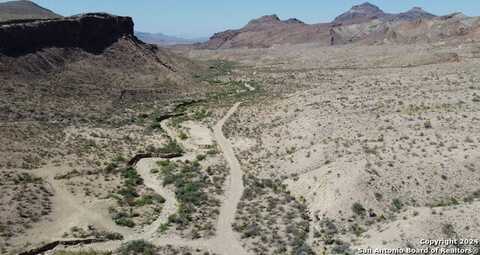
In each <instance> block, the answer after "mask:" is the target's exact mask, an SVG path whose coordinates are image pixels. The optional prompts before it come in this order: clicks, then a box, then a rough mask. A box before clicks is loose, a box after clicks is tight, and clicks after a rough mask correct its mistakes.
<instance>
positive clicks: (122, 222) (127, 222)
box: [115, 217, 135, 228]
mask: <svg viewBox="0 0 480 255" xmlns="http://www.w3.org/2000/svg"><path fill="white" fill-rule="evenodd" d="M115 224H117V225H119V226H124V227H129V228H133V227H135V222H133V221H132V220H131V219H129V218H126V217H122V218H118V219H116V220H115Z"/></svg>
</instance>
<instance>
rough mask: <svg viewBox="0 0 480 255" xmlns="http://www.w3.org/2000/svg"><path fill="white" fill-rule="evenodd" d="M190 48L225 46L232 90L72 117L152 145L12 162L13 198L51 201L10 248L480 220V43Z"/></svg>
mask: <svg viewBox="0 0 480 255" xmlns="http://www.w3.org/2000/svg"><path fill="white" fill-rule="evenodd" d="M183 54H185V55H187V56H188V57H190V58H192V59H196V60H203V61H217V62H212V63H216V64H215V65H216V68H219V69H222V73H219V74H218V75H216V76H211V77H210V76H209V77H204V79H205V80H206V81H207V82H209V83H210V84H211V85H212V86H218V87H219V88H221V90H223V91H225V93H224V94H215V95H213V94H212V95H210V98H208V99H207V100H206V102H204V103H200V104H196V105H194V106H191V107H190V108H188V107H187V109H186V110H185V112H184V113H183V115H179V116H176V117H173V118H171V119H169V120H163V119H162V120H159V119H158V118H156V117H155V115H154V114H151V115H149V117H146V118H142V119H141V120H138V123H139V124H138V126H137V124H135V125H134V126H129V127H128V129H127V131H126V130H120V129H118V130H101V129H97V128H92V127H89V128H86V129H85V130H83V129H81V128H70V129H68V130H67V133H68V135H67V136H66V138H65V139H66V141H67V142H68V141H69V139H70V140H72V139H74V140H75V139H76V140H75V141H76V142H78V141H79V139H80V138H79V137H87V138H88V139H85V141H84V140H81V141H82V143H73V142H72V144H81V145H82V146H81V148H90V149H89V150H92V151H93V152H92V151H91V152H90V153H91V154H99V153H100V154H101V152H102V150H103V149H102V148H106V147H108V144H106V145H105V143H103V142H102V141H103V140H105V139H107V133H108V135H109V136H111V137H116V138H111V140H112V141H121V140H122V141H123V140H125V141H126V142H125V144H123V143H120V144H117V143H113V144H115V145H116V146H118V148H119V149H118V150H119V151H120V150H123V151H124V152H125V153H124V154H127V155H132V152H137V151H139V149H138V148H141V147H144V149H145V148H146V147H150V148H149V149H148V150H147V149H145V150H146V153H144V154H145V155H144V157H143V159H140V160H139V161H138V162H137V163H136V166H135V167H132V166H129V165H128V164H127V162H128V159H125V158H123V159H122V158H121V157H117V156H116V153H114V152H113V153H110V152H109V153H108V154H106V156H105V158H108V159H110V158H112V159H111V160H110V161H111V162H110V161H109V160H104V161H105V162H104V161H102V162H100V163H98V169H102V170H101V173H97V172H96V171H92V170H91V168H85V169H82V168H80V167H78V166H73V167H72V166H69V165H68V164H64V162H66V160H65V161H59V162H52V163H51V164H47V165H44V166H42V167H40V168H37V169H32V170H25V169H22V170H20V169H17V170H18V171H21V172H22V173H23V172H24V173H25V176H23V175H18V176H17V175H16V174H14V173H11V172H8V171H7V170H5V171H4V170H2V174H3V175H4V176H7V177H8V178H10V179H5V180H6V181H4V182H5V183H3V184H2V185H4V186H2V187H6V188H5V190H6V191H7V192H5V194H4V195H3V196H4V197H3V199H2V202H3V203H5V202H4V201H7V200H8V199H10V198H11V197H10V196H13V197H17V200H18V203H17V204H16V206H18V207H19V208H20V207H21V208H23V207H26V208H30V210H38V211H39V212H44V213H42V215H34V216H35V217H36V220H35V221H32V222H28V224H24V225H22V226H25V227H24V228H21V231H22V235H15V234H11V235H10V236H9V237H8V238H6V237H5V235H2V238H4V240H2V242H0V245H2V249H3V251H5V252H13V253H14V252H15V251H20V250H28V249H30V248H32V247H38V246H41V245H42V244H45V243H48V242H51V241H54V240H72V239H85V238H92V237H96V238H100V239H102V242H98V243H94V244H84V245H76V246H62V245H60V246H58V247H56V248H55V249H53V250H51V251H49V252H50V253H52V254H57V253H58V254H61V253H60V252H61V251H62V250H68V251H70V252H74V251H79V250H88V249H95V250H98V251H114V252H119V250H118V249H119V248H120V250H122V249H123V251H134V250H135V249H152V250H154V251H155V253H156V254H188V253H190V254H356V253H358V250H359V249H362V248H364V249H367V248H407V247H409V248H426V247H427V246H426V245H424V244H422V243H420V240H422V239H475V238H476V237H478V236H480V226H479V225H480V214H479V213H478V212H479V209H480V208H479V206H480V200H479V199H480V188H479V187H478V183H479V181H480V171H479V170H480V169H479V165H480V149H479V143H480V130H479V126H480V125H479V124H480V123H479V122H480V113H479V110H480V70H479V66H480V65H479V64H480V44H477V43H469V44H461V45H458V44H449V43H448V42H447V43H436V44H417V45H404V46H399V45H398V46H392V45H388V46H387V45H375V46H360V45H350V46H338V47H337V46H335V47H320V46H318V45H315V44H305V45H289V46H274V47H272V48H269V49H231V50H218V51H202V50H192V51H190V52H183ZM218 59H222V61H218ZM218 91H220V89H219V90H218ZM232 105H233V106H232ZM143 129H145V130H148V132H143V131H141V130H143ZM128 130H134V131H131V132H130V133H129V132H128ZM94 133H96V134H95V135H94ZM134 135H135V136H136V137H137V138H138V139H140V138H141V142H140V143H134V142H133V141H135V137H131V136H134ZM129 136H130V137H129ZM102 139H103V140H102ZM90 140H91V141H94V142H91V141H90ZM129 141H132V142H131V143H132V144H134V146H133V145H132V147H129V143H130V142H129ZM149 145H150V146H149ZM92 148H96V149H92ZM180 151H181V152H182V153H179V152H180ZM147 152H148V153H147ZM84 153H85V154H86V155H91V154H89V153H87V152H84ZM147 154H148V155H147ZM172 155H173V156H172ZM123 157H124V156H123ZM92 162H94V160H92ZM93 165H95V163H93ZM77 168H78V169H77ZM89 170H90V172H89ZM27 176H28V178H27ZM5 178H6V177H5ZM7 188H8V190H7ZM19 191H24V192H27V193H28V194H31V197H30V195H29V196H28V197H27V198H25V200H29V201H30V200H31V201H37V202H36V203H31V206H34V207H28V206H27V205H26V204H25V203H22V198H18V192H19ZM7 196H8V197H7ZM38 201H40V202H41V203H40V202H38ZM2 208H3V209H2V210H3V211H7V207H6V205H5V204H2ZM22 212H23V211H22ZM9 215H14V214H13V213H11V214H9ZM4 217H6V216H4ZM28 217H30V216H28V215H27V216H26V219H30V218H28ZM0 219H2V224H6V223H7V222H8V221H10V222H13V220H14V217H13V216H12V217H11V218H6V219H5V220H4V219H3V218H0ZM18 225H19V226H20V225H21V224H20V223H18ZM2 226H3V225H2ZM3 228H5V229H7V228H6V226H3ZM10 231H11V232H15V231H16V230H15V229H12V230H10ZM17 231H20V230H17ZM5 233H6V232H5ZM7 236H8V235H7ZM120 237H121V238H120ZM103 239H105V240H103ZM106 239H108V240H106ZM136 240H144V241H145V242H136ZM7 244H8V245H7ZM150 245H154V246H155V247H154V248H152V247H150ZM139 247H140V248H139ZM458 247H460V246H458ZM449 248H452V247H449ZM460 248H472V249H473V248H478V247H474V246H470V245H465V246H461V247H460Z"/></svg>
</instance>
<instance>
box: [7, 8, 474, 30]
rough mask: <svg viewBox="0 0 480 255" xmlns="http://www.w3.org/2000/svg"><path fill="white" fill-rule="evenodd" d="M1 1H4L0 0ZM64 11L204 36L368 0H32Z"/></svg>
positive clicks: (440, 11) (326, 16)
mask: <svg viewBox="0 0 480 255" xmlns="http://www.w3.org/2000/svg"><path fill="white" fill-rule="evenodd" d="M0 2H5V1H1V0H0ZM34 2H36V3H37V4H39V5H42V6H44V7H46V8H49V9H51V10H53V11H55V12H57V13H59V14H61V15H64V16H67V15H73V14H78V13H82V12H93V11H104V12H109V13H113V14H117V15H127V16H132V17H133V18H134V21H135V29H136V30H138V31H146V32H162V33H165V34H169V35H177V36H184V37H206V36H210V35H212V34H213V33H215V32H219V31H223V30H225V29H229V28H240V27H242V26H243V25H245V24H246V23H247V22H248V21H249V20H250V19H253V18H257V17H259V16H262V15H266V14H277V15H278V16H279V17H280V18H281V19H287V18H291V17H295V18H298V19H300V20H302V21H304V22H306V23H319V22H325V21H330V20H332V19H333V18H334V17H335V16H337V15H338V14H340V13H342V12H344V11H346V10H348V9H349V8H350V7H351V6H353V5H355V4H360V3H363V2H365V0H359V1H355V0H329V1H321V0H303V1H302V0H297V1H292V0H288V1H287V0H241V1H226V0H34ZM370 2H371V3H373V4H375V5H377V6H379V7H380V8H382V9H383V10H384V11H386V12H401V11H406V10H407V9H410V8H411V7H414V6H420V7H422V8H424V9H425V10H427V11H429V12H432V13H434V14H437V15H444V14H449V13H452V12H457V11H461V12H464V13H465V14H467V15H471V16H480V1H479V0H372V1H370Z"/></svg>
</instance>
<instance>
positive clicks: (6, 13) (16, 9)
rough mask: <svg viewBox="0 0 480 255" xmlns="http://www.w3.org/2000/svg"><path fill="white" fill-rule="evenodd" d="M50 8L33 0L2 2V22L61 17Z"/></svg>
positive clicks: (0, 15)
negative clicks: (32, 0)
mask: <svg viewBox="0 0 480 255" xmlns="http://www.w3.org/2000/svg"><path fill="white" fill-rule="evenodd" d="M61 17H62V16H61V15H59V14H56V13H54V12H52V11H50V10H48V9H45V8H43V7H41V6H39V5H37V4H35V3H33V2H31V1H25V0H22V1H10V2H4V3H0V22H3V21H8V20H21V19H52V18H61Z"/></svg>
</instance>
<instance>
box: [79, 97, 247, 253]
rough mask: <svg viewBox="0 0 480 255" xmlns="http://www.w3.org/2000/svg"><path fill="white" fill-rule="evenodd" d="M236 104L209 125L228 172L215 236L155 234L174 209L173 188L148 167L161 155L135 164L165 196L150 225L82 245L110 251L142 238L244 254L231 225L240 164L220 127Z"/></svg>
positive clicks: (240, 187) (239, 184)
mask: <svg viewBox="0 0 480 255" xmlns="http://www.w3.org/2000/svg"><path fill="white" fill-rule="evenodd" d="M239 106H240V103H236V104H235V105H233V106H232V108H230V110H229V111H228V112H227V114H226V115H225V116H224V117H223V118H222V119H221V120H220V121H219V122H218V123H217V124H216V125H215V127H214V128H213V134H214V137H215V140H216V141H217V143H218V145H219V147H220V149H221V150H222V151H223V155H224V157H225V160H226V161H227V163H228V165H229V167H230V175H229V177H228V179H227V180H226V183H225V197H224V200H223V201H222V202H223V203H222V205H221V207H220V214H219V216H218V221H217V229H216V236H215V237H213V238H210V239H198V240H190V239H185V238H181V237H177V236H165V237H158V236H156V235H157V229H158V227H159V226H160V224H162V223H164V222H166V221H167V218H168V216H169V215H170V214H172V213H175V212H176V209H177V200H176V198H175V194H174V192H172V191H170V190H168V189H166V188H164V187H163V185H162V182H161V180H160V179H158V178H157V177H156V176H155V175H153V174H152V173H151V172H150V170H151V169H152V168H155V162H157V161H159V160H162V159H161V158H145V159H142V160H140V161H139V162H138V163H137V166H136V168H137V171H138V173H139V174H140V175H141V176H142V178H143V179H144V181H145V185H146V186H147V187H149V188H151V189H153V190H154V191H155V192H157V193H158V194H160V195H162V196H164V198H165V199H166V202H165V205H164V208H163V210H162V213H161V215H160V216H159V217H158V219H157V220H155V221H154V222H153V223H152V224H151V225H148V226H146V227H145V228H144V229H143V231H142V232H140V233H132V234H130V235H126V236H124V237H125V238H124V240H122V241H109V242H104V243H96V244H92V245H86V246H85V247H90V248H94V249H96V250H109V251H112V250H115V249H116V248H118V247H120V245H121V243H123V242H127V241H131V240H138V239H144V240H148V241H150V242H151V243H152V244H154V245H157V246H162V245H172V246H178V247H180V246H181V247H190V248H200V249H203V250H204V251H209V252H214V253H217V254H223V255H248V252H247V251H246V249H245V248H244V247H243V246H242V244H241V243H240V241H239V236H238V234H236V233H235V232H234V231H233V229H232V223H233V222H234V220H235V213H236V210H237V205H238V203H239V202H240V199H241V197H242V195H243V190H244V187H243V172H242V169H241V167H240V162H239V161H238V159H237V157H236V156H235V153H234V151H233V147H232V144H231V143H230V141H229V140H228V139H227V138H225V136H224V135H223V131H222V128H223V125H224V124H225V122H226V121H227V120H228V119H229V118H230V117H231V116H232V115H233V114H234V113H235V111H237V109H238V107H239ZM165 130H167V133H168V135H170V136H171V137H173V139H175V134H174V132H170V131H171V130H169V129H168V128H167V127H166V126H165ZM193 158H194V154H191V155H190V154H188V155H185V156H184V157H180V158H176V159H174V160H186V159H189V160H192V159H193Z"/></svg>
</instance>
